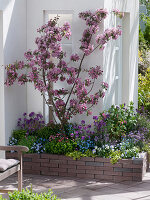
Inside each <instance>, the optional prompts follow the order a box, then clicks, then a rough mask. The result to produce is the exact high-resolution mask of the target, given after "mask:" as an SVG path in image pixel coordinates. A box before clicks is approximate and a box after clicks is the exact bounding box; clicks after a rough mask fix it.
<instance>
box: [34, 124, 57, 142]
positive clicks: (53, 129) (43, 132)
mask: <svg viewBox="0 0 150 200" xmlns="http://www.w3.org/2000/svg"><path fill="white" fill-rule="evenodd" d="M59 131H60V126H59V125H58V124H55V125H51V126H45V127H43V128H41V129H40V130H38V131H37V137H39V138H45V139H49V137H50V135H56V133H58V132H59Z"/></svg>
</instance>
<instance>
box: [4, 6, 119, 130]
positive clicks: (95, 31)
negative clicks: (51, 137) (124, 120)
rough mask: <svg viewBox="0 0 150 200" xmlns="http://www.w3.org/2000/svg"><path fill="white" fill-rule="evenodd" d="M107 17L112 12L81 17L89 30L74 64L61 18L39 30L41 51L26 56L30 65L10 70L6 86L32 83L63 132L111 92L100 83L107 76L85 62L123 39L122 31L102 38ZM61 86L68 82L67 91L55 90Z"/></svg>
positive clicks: (110, 31)
mask: <svg viewBox="0 0 150 200" xmlns="http://www.w3.org/2000/svg"><path fill="white" fill-rule="evenodd" d="M107 15H108V12H107V10H104V9H98V10H96V11H95V12H91V11H86V12H81V13H80V14H79V18H81V19H82V20H84V21H85V22H86V26H87V28H86V29H85V30H84V31H83V34H82V38H81V40H80V41H81V45H80V47H79V49H80V50H81V53H80V55H79V54H77V53H75V54H72V55H71V57H70V64H67V62H66V61H65V57H66V53H65V52H64V51H63V49H62V45H61V41H62V39H63V38H66V39H69V38H70V36H71V30H70V25H69V23H67V22H66V23H65V24H64V25H63V26H62V27H60V26H58V20H59V17H56V18H54V19H53V20H52V19H51V20H50V21H49V22H48V23H47V24H45V25H43V26H42V27H41V28H39V29H38V30H37V32H38V33H39V34H40V36H39V37H37V38H36V40H35V44H36V45H37V49H35V50H33V51H31V50H28V51H27V52H26V53H25V54H24V56H25V58H26V63H24V62H23V61H19V62H16V63H14V64H11V65H9V66H7V67H6V69H7V80H6V82H5V84H6V85H7V86H11V85H13V84H14V82H16V81H17V82H18V84H20V85H23V84H25V83H27V82H32V83H33V84H34V87H35V89H38V90H39V91H40V92H41V94H42V95H43V97H44V99H45V102H46V104H47V105H48V106H49V107H52V109H53V111H54V113H55V114H56V115H54V116H57V118H58V119H59V121H60V123H61V125H62V128H63V127H64V124H67V123H68V121H69V120H70V119H71V118H72V117H73V116H74V115H76V114H78V113H79V114H82V113H83V112H87V114H88V113H91V108H92V107H93V106H94V105H96V104H97V103H98V101H99V99H100V98H103V97H104V96H105V92H104V90H105V89H107V88H108V84H107V83H105V82H102V83H101V81H100V76H101V75H102V73H103V71H102V70H101V67H100V66H91V67H90V68H89V69H88V68H87V67H86V69H85V68H84V66H83V61H84V59H85V58H86V57H87V56H89V55H91V54H92V53H93V52H94V51H95V50H96V49H98V48H99V49H100V50H103V49H104V47H105V45H106V43H107V42H108V41H109V40H110V39H114V40H116V39H117V38H118V37H119V36H120V35H121V29H120V27H117V28H110V29H107V30H105V31H104V33H103V34H99V27H100V23H101V22H102V20H103V19H105V18H106V17H107ZM75 63H76V64H75ZM24 68H27V69H29V70H27V71H28V72H27V73H22V74H20V73H19V71H20V70H24ZM82 72H84V73H86V75H85V76H84V77H85V78H84V79H82V78H81V73H82ZM96 79H98V80H99V82H100V88H98V89H97V91H96V92H95V93H93V94H92V93H91V92H92V89H93V87H94V83H95V81H96ZM57 82H65V84H63V85H65V87H66V89H64V88H63V87H62V88H61V87H60V88H57V89H54V88H53V83H54V84H55V83H57ZM60 85H62V84H60ZM68 86H69V87H68ZM54 116H53V117H54ZM54 118H55V117H54Z"/></svg>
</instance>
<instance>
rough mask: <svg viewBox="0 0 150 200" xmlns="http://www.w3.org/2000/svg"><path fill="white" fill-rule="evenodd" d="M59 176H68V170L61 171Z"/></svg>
mask: <svg viewBox="0 0 150 200" xmlns="http://www.w3.org/2000/svg"><path fill="white" fill-rule="evenodd" d="M59 176H68V173H67V172H59Z"/></svg>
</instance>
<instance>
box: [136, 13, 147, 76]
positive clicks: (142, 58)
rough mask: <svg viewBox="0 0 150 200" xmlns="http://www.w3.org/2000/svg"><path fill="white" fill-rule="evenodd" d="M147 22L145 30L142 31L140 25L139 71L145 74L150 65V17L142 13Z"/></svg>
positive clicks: (143, 19)
mask: <svg viewBox="0 0 150 200" xmlns="http://www.w3.org/2000/svg"><path fill="white" fill-rule="evenodd" d="M141 19H142V21H144V22H145V30H144V31H143V32H142V31H141V28H140V27H139V73H141V74H142V75H145V72H146V69H147V68H148V67H149V66H150V61H149V51H150V17H148V16H145V15H143V14H142V15H141Z"/></svg>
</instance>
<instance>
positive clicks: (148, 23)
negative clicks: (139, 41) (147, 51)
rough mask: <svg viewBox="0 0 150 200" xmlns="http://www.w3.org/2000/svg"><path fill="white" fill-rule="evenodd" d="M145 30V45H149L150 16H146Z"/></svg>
mask: <svg viewBox="0 0 150 200" xmlns="http://www.w3.org/2000/svg"><path fill="white" fill-rule="evenodd" d="M146 19H147V20H146V24H145V30H144V38H145V40H146V41H147V45H148V46H149V45H150V17H147V18H146Z"/></svg>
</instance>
